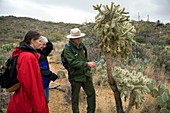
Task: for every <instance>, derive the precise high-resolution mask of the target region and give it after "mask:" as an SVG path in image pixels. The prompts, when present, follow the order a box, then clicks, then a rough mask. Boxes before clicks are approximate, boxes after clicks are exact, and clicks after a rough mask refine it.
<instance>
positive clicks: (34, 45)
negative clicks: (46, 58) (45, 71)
mask: <svg viewBox="0 0 170 113" xmlns="http://www.w3.org/2000/svg"><path fill="white" fill-rule="evenodd" d="M41 41H42V40H41V35H40V34H39V33H38V32H36V31H29V32H28V33H27V34H26V36H25V38H24V40H23V41H22V43H21V45H20V46H19V47H17V48H16V49H15V50H14V52H13V53H12V56H18V59H17V66H16V67H17V72H18V75H17V79H18V81H19V83H20V84H21V86H20V88H19V89H18V90H17V91H15V93H14V94H13V96H12V97H11V99H10V102H9V104H8V109H7V113H49V110H48V106H47V104H46V101H45V95H44V90H43V84H42V77H41V73H40V68H39V65H38V59H39V57H40V55H39V53H37V51H36V49H38V48H39V47H40V45H41V44H42V42H41Z"/></svg>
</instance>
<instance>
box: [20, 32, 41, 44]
mask: <svg viewBox="0 0 170 113" xmlns="http://www.w3.org/2000/svg"><path fill="white" fill-rule="evenodd" d="M40 36H41V34H40V33H38V32H36V31H28V32H27V34H26V35H25V37H24V40H23V41H22V42H20V45H21V44H23V43H26V44H29V45H30V42H31V40H32V39H33V40H37V39H38V38H39V37H40Z"/></svg>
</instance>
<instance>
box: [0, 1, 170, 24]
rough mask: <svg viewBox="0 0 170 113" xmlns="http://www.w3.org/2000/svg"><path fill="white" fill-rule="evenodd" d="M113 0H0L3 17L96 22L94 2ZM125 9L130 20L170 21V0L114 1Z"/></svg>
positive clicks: (0, 12) (0, 11)
mask: <svg viewBox="0 0 170 113" xmlns="http://www.w3.org/2000/svg"><path fill="white" fill-rule="evenodd" d="M111 1H113V0H0V16H8V15H13V16H17V17H30V18H35V19H39V20H44V21H52V22H64V23H80V24H81V23H83V22H94V21H95V19H94V18H95V16H96V15H97V13H98V11H96V10H94V9H93V7H92V5H96V4H103V5H109V6H110V4H111ZM114 2H115V3H116V4H120V6H121V8H123V7H124V8H125V9H126V11H128V12H129V13H130V14H129V15H130V19H131V20H138V16H140V19H142V20H144V21H146V20H147V15H149V20H150V21H153V22H156V21H157V20H160V21H161V22H163V23H170V0H114Z"/></svg>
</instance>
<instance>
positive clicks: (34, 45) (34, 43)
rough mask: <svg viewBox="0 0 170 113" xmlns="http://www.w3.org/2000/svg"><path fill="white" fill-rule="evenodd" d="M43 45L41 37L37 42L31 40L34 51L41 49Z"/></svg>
mask: <svg viewBox="0 0 170 113" xmlns="http://www.w3.org/2000/svg"><path fill="white" fill-rule="evenodd" d="M42 44H43V42H42V39H41V38H40V37H39V38H38V39H37V40H33V39H32V40H31V44H30V46H31V47H33V48H34V49H39V48H40V47H41V45H42Z"/></svg>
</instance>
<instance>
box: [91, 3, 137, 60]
mask: <svg viewBox="0 0 170 113" xmlns="http://www.w3.org/2000/svg"><path fill="white" fill-rule="evenodd" d="M102 6H103V7H102ZM93 7H94V10H98V11H99V13H98V15H97V16H96V17H95V20H96V25H95V27H94V29H95V30H96V31H97V36H98V37H99V38H100V39H101V43H100V47H101V49H102V50H103V51H107V52H112V53H113V55H116V54H118V53H120V54H121V55H122V57H127V56H128V54H129V53H130V52H131V46H132V44H133V42H134V40H133V37H134V36H135V35H134V34H135V32H136V30H135V28H134V26H132V25H131V24H130V23H129V16H126V14H128V12H125V8H123V9H119V7H120V5H115V4H114V2H112V3H111V6H110V7H109V6H108V5H102V4H100V5H96V6H93Z"/></svg>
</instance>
